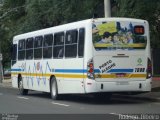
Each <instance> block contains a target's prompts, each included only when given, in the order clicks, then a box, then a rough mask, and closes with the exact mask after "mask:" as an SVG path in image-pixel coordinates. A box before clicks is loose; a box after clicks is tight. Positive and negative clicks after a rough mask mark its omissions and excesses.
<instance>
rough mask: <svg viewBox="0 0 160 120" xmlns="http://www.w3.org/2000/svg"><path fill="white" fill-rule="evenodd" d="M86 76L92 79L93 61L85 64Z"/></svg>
mask: <svg viewBox="0 0 160 120" xmlns="http://www.w3.org/2000/svg"><path fill="white" fill-rule="evenodd" d="M87 76H88V78H89V79H94V65H93V59H91V60H90V61H89V62H88V64H87Z"/></svg>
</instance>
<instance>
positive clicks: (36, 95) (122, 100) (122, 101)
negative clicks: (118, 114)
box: [27, 91, 155, 105]
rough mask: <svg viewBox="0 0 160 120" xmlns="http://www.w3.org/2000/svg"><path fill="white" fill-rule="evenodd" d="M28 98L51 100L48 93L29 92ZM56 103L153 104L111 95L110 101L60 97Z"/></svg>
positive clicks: (82, 96) (85, 96)
mask: <svg viewBox="0 0 160 120" xmlns="http://www.w3.org/2000/svg"><path fill="white" fill-rule="evenodd" d="M27 96H28V97H34V98H38V99H43V100H51V96H50V94H49V93H42V92H35V91H31V92H30V93H29V94H28V95H27ZM58 101H62V102H63V101H67V102H72V103H83V104H94V105H107V104H108V105H109V104H142V103H150V102H155V101H152V100H149V99H137V98H136V97H135V98H134V97H130V96H123V95H122V96H121V95H113V96H112V98H111V99H110V100H103V99H95V98H94V97H93V96H92V95H62V96H61V99H60V100H57V102H58Z"/></svg>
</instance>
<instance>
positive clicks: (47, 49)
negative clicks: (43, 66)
mask: <svg viewBox="0 0 160 120" xmlns="http://www.w3.org/2000/svg"><path fill="white" fill-rule="evenodd" d="M52 45H53V35H52V34H49V35H45V36H44V41H43V58H52Z"/></svg>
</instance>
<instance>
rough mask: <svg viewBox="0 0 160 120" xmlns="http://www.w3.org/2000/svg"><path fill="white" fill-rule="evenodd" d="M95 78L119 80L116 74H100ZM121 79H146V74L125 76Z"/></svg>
mask: <svg viewBox="0 0 160 120" xmlns="http://www.w3.org/2000/svg"><path fill="white" fill-rule="evenodd" d="M97 78H121V77H117V76H116V74H101V75H99V77H98V76H97ZM122 78H146V74H126V75H125V76H123V77H122Z"/></svg>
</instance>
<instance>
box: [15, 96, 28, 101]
mask: <svg viewBox="0 0 160 120" xmlns="http://www.w3.org/2000/svg"><path fill="white" fill-rule="evenodd" d="M17 98H20V99H25V100H28V99H29V98H26V97H21V96H18V97H17Z"/></svg>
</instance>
